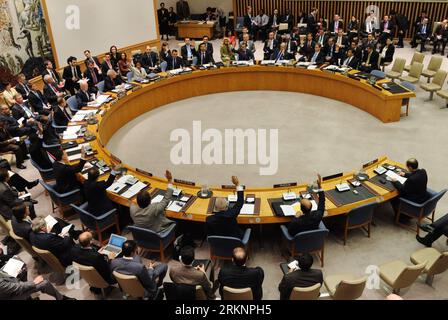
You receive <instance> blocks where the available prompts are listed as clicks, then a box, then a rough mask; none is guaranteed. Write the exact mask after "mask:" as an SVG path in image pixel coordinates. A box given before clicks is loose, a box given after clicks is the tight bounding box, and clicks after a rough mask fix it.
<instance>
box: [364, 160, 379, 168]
mask: <svg viewBox="0 0 448 320" xmlns="http://www.w3.org/2000/svg"><path fill="white" fill-rule="evenodd" d="M377 162H378V159H374V160H372V161H370V162H367V163H365V164H363V165H362V167H363V168H367V167H370V166H371V165H372V164H375V163H377Z"/></svg>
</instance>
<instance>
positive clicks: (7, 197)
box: [0, 169, 36, 220]
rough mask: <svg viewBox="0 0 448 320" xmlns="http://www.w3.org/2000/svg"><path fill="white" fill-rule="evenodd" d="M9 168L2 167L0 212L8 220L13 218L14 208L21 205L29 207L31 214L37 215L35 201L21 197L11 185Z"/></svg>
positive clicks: (0, 170) (0, 173)
mask: <svg viewBox="0 0 448 320" xmlns="http://www.w3.org/2000/svg"><path fill="white" fill-rule="evenodd" d="M9 180H10V177H9V172H8V169H0V214H1V215H2V216H3V218H5V219H6V220H11V218H12V215H13V208H14V207H16V206H19V205H25V206H27V207H29V210H30V215H31V216H36V214H35V212H34V207H33V203H32V202H31V201H25V200H22V199H19V193H18V192H17V190H16V189H13V188H12V187H11V186H10V185H9Z"/></svg>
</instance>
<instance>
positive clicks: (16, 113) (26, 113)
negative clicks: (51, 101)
mask: <svg viewBox="0 0 448 320" xmlns="http://www.w3.org/2000/svg"><path fill="white" fill-rule="evenodd" d="M15 102H16V103H15V104H14V105H13V106H12V108H11V113H12V116H13V117H14V119H16V120H20V119H21V118H23V119H24V120H23V121H24V123H25V124H26V125H27V126H36V122H37V121H42V122H46V120H47V117H46V116H41V115H39V114H37V112H36V114H35V113H34V112H33V111H32V110H31V109H30V108H29V106H28V103H26V102H25V101H23V97H22V95H21V94H20V93H17V94H16V95H15Z"/></svg>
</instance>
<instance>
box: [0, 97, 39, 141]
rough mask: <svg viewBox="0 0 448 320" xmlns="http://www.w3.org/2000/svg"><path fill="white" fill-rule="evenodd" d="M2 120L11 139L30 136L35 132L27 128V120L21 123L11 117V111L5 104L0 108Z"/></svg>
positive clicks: (0, 118)
mask: <svg viewBox="0 0 448 320" xmlns="http://www.w3.org/2000/svg"><path fill="white" fill-rule="evenodd" d="M0 120H2V121H3V122H4V127H5V129H6V131H7V133H9V134H10V135H11V137H23V136H29V135H31V134H33V132H35V130H34V129H33V128H32V127H29V126H26V121H25V120H24V121H22V123H19V122H18V121H17V119H15V118H14V117H13V116H12V115H11V109H10V108H9V107H8V106H7V105H5V104H3V105H1V106H0Z"/></svg>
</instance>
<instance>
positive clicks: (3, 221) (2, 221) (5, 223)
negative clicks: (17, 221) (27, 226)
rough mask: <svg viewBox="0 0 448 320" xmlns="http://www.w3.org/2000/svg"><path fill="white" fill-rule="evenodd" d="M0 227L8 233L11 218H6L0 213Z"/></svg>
mask: <svg viewBox="0 0 448 320" xmlns="http://www.w3.org/2000/svg"><path fill="white" fill-rule="evenodd" d="M0 227H1V228H2V229H3V230H4V231H5V232H6V233H9V232H10V231H11V230H12V228H11V220H6V219H5V218H4V217H3V216H2V215H1V214H0Z"/></svg>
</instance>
